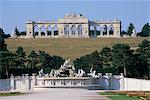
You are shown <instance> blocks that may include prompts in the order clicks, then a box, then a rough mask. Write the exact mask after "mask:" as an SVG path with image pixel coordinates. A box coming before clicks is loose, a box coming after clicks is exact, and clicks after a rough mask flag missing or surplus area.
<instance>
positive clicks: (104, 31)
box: [103, 25, 108, 35]
mask: <svg viewBox="0 0 150 100" xmlns="http://www.w3.org/2000/svg"><path fill="white" fill-rule="evenodd" d="M107 28H108V27H107V25H103V35H107Z"/></svg>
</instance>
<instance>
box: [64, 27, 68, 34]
mask: <svg viewBox="0 0 150 100" xmlns="http://www.w3.org/2000/svg"><path fill="white" fill-rule="evenodd" d="M64 34H65V35H67V36H68V35H69V25H66V26H65V28H64Z"/></svg>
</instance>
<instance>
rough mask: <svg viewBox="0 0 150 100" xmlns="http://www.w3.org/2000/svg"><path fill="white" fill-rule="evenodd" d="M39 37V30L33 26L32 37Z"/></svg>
mask: <svg viewBox="0 0 150 100" xmlns="http://www.w3.org/2000/svg"><path fill="white" fill-rule="evenodd" d="M38 35H39V28H38V26H37V25H35V26H34V36H38Z"/></svg>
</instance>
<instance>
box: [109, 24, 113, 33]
mask: <svg viewBox="0 0 150 100" xmlns="http://www.w3.org/2000/svg"><path fill="white" fill-rule="evenodd" d="M113 34H114V27H113V26H112V25H111V26H110V27H109V35H113Z"/></svg>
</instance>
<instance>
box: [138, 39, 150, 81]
mask: <svg viewBox="0 0 150 100" xmlns="http://www.w3.org/2000/svg"><path fill="white" fill-rule="evenodd" d="M139 47H140V48H139V49H138V53H139V58H140V61H141V62H144V64H143V67H144V68H145V69H147V70H145V71H144V72H145V73H147V78H148V79H150V41H148V40H143V42H142V43H141V44H140V45H139Z"/></svg>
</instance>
